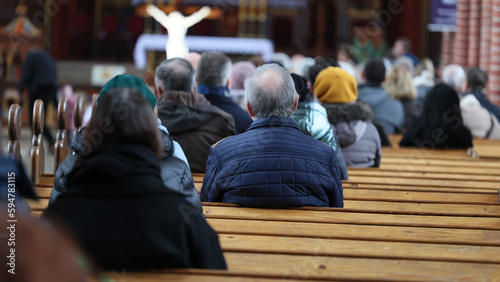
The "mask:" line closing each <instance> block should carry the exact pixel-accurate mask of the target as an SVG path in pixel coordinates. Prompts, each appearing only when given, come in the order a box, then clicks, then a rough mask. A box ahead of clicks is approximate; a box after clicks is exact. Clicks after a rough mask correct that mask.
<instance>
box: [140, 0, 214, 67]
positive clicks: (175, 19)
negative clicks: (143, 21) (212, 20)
mask: <svg viewBox="0 0 500 282" xmlns="http://www.w3.org/2000/svg"><path fill="white" fill-rule="evenodd" d="M146 11H147V12H148V14H149V15H150V16H151V17H153V18H154V19H155V20H156V21H157V22H159V23H160V24H161V25H162V26H163V27H165V28H166V29H167V31H168V41H167V46H166V52H167V59H171V58H176V57H179V58H184V57H186V56H187V54H188V53H189V48H188V46H187V44H186V33H187V30H188V28H190V27H191V26H193V25H195V24H197V23H198V22H200V21H201V20H203V19H204V18H206V17H207V16H208V15H210V12H211V11H212V10H211V9H210V7H208V6H204V7H203V8H201V9H200V10H199V11H198V12H196V13H194V14H192V15H190V16H188V17H184V16H183V15H182V14H181V13H180V12H177V11H175V12H172V13H170V14H169V15H167V14H165V12H163V11H162V10H160V9H158V7H156V6H155V5H153V4H149V5H148V6H147V7H146Z"/></svg>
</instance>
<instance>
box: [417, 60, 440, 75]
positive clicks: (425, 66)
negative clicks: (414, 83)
mask: <svg viewBox="0 0 500 282" xmlns="http://www.w3.org/2000/svg"><path fill="white" fill-rule="evenodd" d="M424 70H426V71H428V72H430V73H431V75H432V77H434V75H435V74H436V70H435V69H434V64H433V63H432V60H431V59H429V58H423V59H422V60H420V62H418V64H417V66H416V67H415V75H417V76H418V75H421V74H422V72H423V71H424Z"/></svg>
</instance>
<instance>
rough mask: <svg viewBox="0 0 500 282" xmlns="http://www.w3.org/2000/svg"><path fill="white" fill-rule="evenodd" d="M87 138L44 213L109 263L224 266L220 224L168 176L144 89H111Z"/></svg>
mask: <svg viewBox="0 0 500 282" xmlns="http://www.w3.org/2000/svg"><path fill="white" fill-rule="evenodd" d="M96 136H98V137H99V140H98V141H99V142H96ZM83 138H84V139H85V143H86V144H88V145H89V146H90V150H89V154H88V155H86V156H85V157H83V158H82V160H81V162H80V164H79V165H78V166H77V167H76V168H75V169H74V170H73V171H72V172H71V173H70V174H69V175H68V178H67V191H66V192H65V193H63V194H61V195H60V196H59V197H58V198H57V199H56V200H55V202H54V203H52V204H50V205H49V207H48V208H47V209H46V210H45V212H44V213H43V216H44V217H47V218H50V219H52V220H60V222H61V223H62V224H65V225H66V226H67V227H68V228H69V230H70V231H71V232H72V233H73V234H75V236H76V239H77V241H78V242H79V243H80V244H81V246H82V248H83V249H84V250H85V251H86V252H87V253H88V254H89V255H90V257H91V258H92V259H93V261H95V262H96V263H97V264H98V265H100V266H101V267H103V268H106V269H116V270H121V269H123V268H126V269H144V268H148V269H149V268H215V269H225V268H226V264H225V261H224V257H223V255H222V251H221V249H220V246H219V240H218V237H217V234H216V233H215V231H214V230H213V229H212V228H211V227H210V226H209V225H208V223H207V222H206V220H205V218H204V217H203V215H202V214H200V213H199V212H198V210H197V209H196V208H195V206H194V205H193V204H191V203H190V202H188V201H187V200H186V199H185V197H184V195H183V194H181V193H179V192H177V191H175V190H176V189H172V187H170V189H169V188H167V187H165V184H164V183H163V180H162V176H161V170H160V162H159V161H158V159H159V158H160V155H161V152H162V145H161V144H162V142H161V139H160V136H159V134H158V129H157V122H156V118H155V116H154V114H153V110H152V108H151V105H150V103H149V102H148V101H147V100H146V99H144V97H143V96H142V95H141V94H139V93H138V92H137V91H135V90H134V89H129V88H118V89H114V90H111V91H109V92H108V93H107V94H106V95H104V97H102V98H101V99H100V100H99V103H98V104H97V107H96V109H95V112H94V113H93V115H92V118H91V119H90V122H89V124H88V126H87V127H86V128H85V129H84V136H83Z"/></svg>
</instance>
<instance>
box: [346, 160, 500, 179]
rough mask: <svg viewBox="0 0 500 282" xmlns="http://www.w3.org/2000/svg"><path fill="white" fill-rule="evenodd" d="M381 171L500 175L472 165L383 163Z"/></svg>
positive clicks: (495, 171)
mask: <svg viewBox="0 0 500 282" xmlns="http://www.w3.org/2000/svg"><path fill="white" fill-rule="evenodd" d="M378 169H380V170H381V171H395V172H399V171H409V172H432V173H454V174H461V175H496V176H499V175H500V169H498V168H484V167H483V168H481V167H476V166H471V165H467V166H466V165H464V166H440V165H435V166H431V165H415V164H413V165H412V164H405V165H401V164H391V163H386V162H384V161H383V162H382V164H381V165H380V168H378ZM353 170H364V168H348V171H349V172H352V171H353Z"/></svg>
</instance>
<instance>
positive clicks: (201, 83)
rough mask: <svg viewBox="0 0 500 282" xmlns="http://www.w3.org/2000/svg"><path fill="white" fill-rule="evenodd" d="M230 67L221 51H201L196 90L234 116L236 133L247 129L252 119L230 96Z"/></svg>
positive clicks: (227, 58)
mask: <svg viewBox="0 0 500 282" xmlns="http://www.w3.org/2000/svg"><path fill="white" fill-rule="evenodd" d="M232 67H233V65H232V64H231V60H230V59H229V57H227V56H226V55H224V54H222V53H216V52H207V53H203V54H202V55H201V58H200V60H199V61H198V68H197V69H196V83H197V85H196V91H198V93H200V94H203V95H204V96H205V98H207V100H208V101H209V102H210V104H212V105H214V106H216V107H217V108H219V109H221V110H223V111H224V112H226V113H228V114H231V115H232V116H233V118H234V124H235V126H236V133H237V134H240V133H243V132H245V130H247V129H248V127H249V126H250V124H252V119H251V118H250V116H249V115H248V113H247V112H246V111H244V110H243V109H242V108H240V106H238V105H237V104H236V103H235V102H234V101H233V99H232V98H231V93H230V91H229V84H230V79H229V78H230V76H231V69H232Z"/></svg>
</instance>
